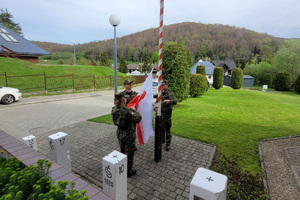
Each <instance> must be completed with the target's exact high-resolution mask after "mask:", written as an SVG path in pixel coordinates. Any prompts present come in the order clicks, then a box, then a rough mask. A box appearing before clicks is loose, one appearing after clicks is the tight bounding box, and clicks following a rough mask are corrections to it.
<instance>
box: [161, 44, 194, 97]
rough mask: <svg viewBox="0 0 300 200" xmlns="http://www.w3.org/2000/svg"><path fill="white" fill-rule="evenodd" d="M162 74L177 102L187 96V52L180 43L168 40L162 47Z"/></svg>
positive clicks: (188, 76)
mask: <svg viewBox="0 0 300 200" xmlns="http://www.w3.org/2000/svg"><path fill="white" fill-rule="evenodd" d="M163 55H164V56H163V66H162V76H163V79H167V80H168V82H169V88H171V89H172V90H173V92H174V93H175V96H176V98H177V100H178V101H179V102H181V101H183V100H185V99H187V98H188V96H189V89H190V68H189V66H188V64H187V53H186V51H185V50H184V48H183V47H182V45H180V44H178V43H175V42H169V43H168V44H167V45H166V46H165V47H164V49H163Z"/></svg>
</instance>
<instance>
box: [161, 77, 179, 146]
mask: <svg viewBox="0 0 300 200" xmlns="http://www.w3.org/2000/svg"><path fill="white" fill-rule="evenodd" d="M161 87H162V91H161V115H162V120H163V124H164V131H163V138H164V139H165V142H166V146H165V149H166V151H169V150H170V148H171V139H172V135H171V127H172V108H173V106H174V105H176V104H177V100H176V97H175V94H174V92H173V91H172V90H171V89H169V88H168V81H167V80H163V81H162V84H161ZM164 139H163V141H164Z"/></svg>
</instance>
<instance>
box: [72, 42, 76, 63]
mask: <svg viewBox="0 0 300 200" xmlns="http://www.w3.org/2000/svg"><path fill="white" fill-rule="evenodd" d="M73 45H74V65H76V54H75V43H73Z"/></svg>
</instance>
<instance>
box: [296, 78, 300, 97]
mask: <svg viewBox="0 0 300 200" xmlns="http://www.w3.org/2000/svg"><path fill="white" fill-rule="evenodd" d="M295 92H297V93H298V94H300V74H299V75H298V77H297V79H296V81H295Z"/></svg>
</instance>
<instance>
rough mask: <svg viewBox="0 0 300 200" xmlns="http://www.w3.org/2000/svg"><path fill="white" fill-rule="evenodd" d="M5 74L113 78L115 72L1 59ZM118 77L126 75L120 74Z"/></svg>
mask: <svg viewBox="0 0 300 200" xmlns="http://www.w3.org/2000/svg"><path fill="white" fill-rule="evenodd" d="M4 72H6V73H7V75H8V76H17V75H33V74H43V73H44V72H45V73H46V75H47V76H57V75H70V74H72V73H74V75H77V76H88V75H93V74H95V75H96V76H99V77H103V76H111V75H112V76H113V75H114V71H113V69H111V68H110V67H103V66H92V65H39V64H34V63H30V62H26V61H23V60H20V59H14V58H5V57H0V74H3V73H4ZM118 75H124V74H122V73H119V74H118Z"/></svg>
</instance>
